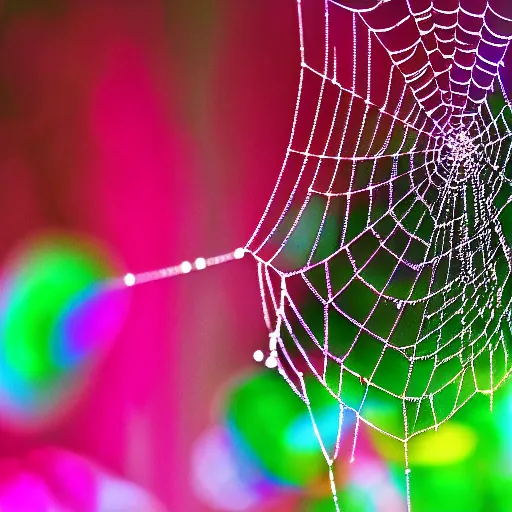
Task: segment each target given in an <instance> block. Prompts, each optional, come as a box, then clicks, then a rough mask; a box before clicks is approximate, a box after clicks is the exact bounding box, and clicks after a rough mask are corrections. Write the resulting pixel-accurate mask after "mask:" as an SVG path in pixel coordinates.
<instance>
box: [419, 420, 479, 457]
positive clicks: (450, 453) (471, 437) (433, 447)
mask: <svg viewBox="0 0 512 512" xmlns="http://www.w3.org/2000/svg"><path fill="white" fill-rule="evenodd" d="M477 443H478V438H477V436H476V434H475V432H473V430H471V429H470V428H469V427H467V426H465V425H461V424H459V423H456V422H455V421H453V420H452V421H449V422H447V423H445V424H443V425H442V426H441V427H440V428H439V430H438V431H437V432H436V431H433V430H429V431H428V432H424V433H422V434H421V435H419V436H416V437H413V438H412V439H411V441H410V442H409V462H410V463H411V464H415V465H421V466H444V465H448V464H455V463H457V462H460V461H463V460H465V459H467V458H468V457H469V456H470V455H472V453H473V452H474V450H475V448H476V445H477Z"/></svg>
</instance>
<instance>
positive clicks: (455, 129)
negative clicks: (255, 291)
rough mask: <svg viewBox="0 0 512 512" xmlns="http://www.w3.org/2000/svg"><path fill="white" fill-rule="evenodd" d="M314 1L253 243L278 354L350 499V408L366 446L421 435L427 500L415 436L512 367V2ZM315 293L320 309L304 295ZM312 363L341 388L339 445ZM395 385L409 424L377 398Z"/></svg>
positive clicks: (388, 399) (304, 14)
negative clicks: (340, 462)
mask: <svg viewBox="0 0 512 512" xmlns="http://www.w3.org/2000/svg"><path fill="white" fill-rule="evenodd" d="M297 8H298V18H299V32H300V55H301V69H300V83H299V91H298V99H297V104H296V110H295V115H294V121H293V128H292V133H291V138H290V143H289V146H288V149H287V152H286V158H285V160H284V164H283V167H282V170H281V173H280V175H279V178H278V180H277V184H276V186H275V189H274V191H273V193H272V196H271V198H270V201H269V203H268V205H267V208H266V210H265V212H264V215H263V217H262V219H261V221H260V223H259V225H258V226H257V228H256V230H255V232H254V234H253V236H252V237H251V239H250V241H249V242H248V244H247V245H246V247H245V250H246V252H248V253H251V254H252V255H253V256H254V257H255V258H256V260H257V261H258V271H259V279H260V287H261V293H262V303H263V310H264V316H265V320H266V323H267V327H268V329H269V333H270V338H269V340H270V341H269V355H268V358H267V360H266V363H267V366H269V367H277V368H278V370H279V372H280V373H281V375H282V376H283V377H284V378H285V379H286V380H287V381H288V383H289V384H290V386H291V387H292V389H293V390H294V391H295V392H296V393H297V394H298V395H299V396H300V397H301V398H302V399H303V400H304V402H305V403H306V405H307V406H308V408H309V411H310V415H311V419H312V422H313V426H314V429H315V432H316V434H317V437H318V439H319V441H320V445H321V448H322V451H323V453H324V455H325V458H326V460H327V462H328V464H329V467H330V479H331V486H332V491H333V495H334V500H335V504H336V509H337V510H339V505H338V501H337V496H336V488H335V483H334V475H333V463H334V460H335V459H336V457H337V455H338V453H339V444H340V436H341V425H342V418H343V416H344V411H345V412H346V411H348V410H351V411H353V413H355V415H356V426H355V434H354V442H353V449H352V459H353V457H354V453H355V448H356V440H357V433H358V429H359V424H360V421H363V422H365V423H367V424H368V425H370V426H371V427H373V428H375V429H377V430H379V431H380V432H381V433H383V434H386V435H389V436H392V437H393V438H395V439H398V440H400V441H402V442H403V444H404V448H405V467H406V470H405V474H406V481H407V502H408V508H409V509H410V506H411V505H410V491H409V473H410V470H409V457H408V444H409V442H410V440H411V438H412V437H413V436H414V435H416V434H418V433H420V432H422V431H425V430H428V429H431V428H435V429H437V428H438V427H439V425H441V424H442V423H443V422H444V421H446V420H447V419H448V418H450V417H451V416H452V415H453V414H454V413H455V411H456V410H458V409H459V408H460V407H461V406H462V405H464V404H465V403H466V402H467V401H468V400H469V399H470V398H471V397H472V396H473V395H475V394H476V393H484V394H488V395H489V398H490V404H491V408H492V402H493V393H494V391H495V390H496V389H497V388H498V387H499V386H500V384H501V383H502V382H503V381H504V380H505V379H506V377H507V376H508V375H509V373H510V371H511V364H510V360H509V350H510V346H511V342H512V335H511V331H510V306H511V300H512V290H511V278H510V275H511V273H510V269H511V251H510V246H511V242H512V239H511V236H510V232H511V231H512V229H511V228H512V226H511V225H509V224H510V220H509V219H510V218H512V214H511V210H512V206H511V201H512V199H511V194H510V192H511V189H510V187H511V181H510V154H511V150H512V149H511V145H510V139H511V134H512V132H511V130H512V114H511V106H510V103H509V101H508V99H507V96H506V93H505V88H504V85H503V83H502V80H501V78H500V74H499V71H500V68H503V67H504V58H505V55H506V50H507V48H508V45H509V42H510V39H511V37H512V4H510V2H508V0H505V1H503V2H499V1H468V0H466V1H463V0H461V1H452V0H438V1H435V2H431V1H424V0H390V1H386V2H382V1H381V2H378V1H373V2H368V1H367V2H364V1H363V0H361V1H357V0H344V1H338V2H335V1H332V0H324V1H322V0H302V2H301V0H297ZM322 41H323V44H322ZM320 47H321V48H320ZM311 212H313V213H311ZM311 226H314V229H313V231H314V236H313V237H312V238H311V237H310V238H308V235H307V233H311ZM307 229H309V231H307ZM327 231H329V233H330V235H329V237H330V238H329V237H328V236H327V234H326V233H327ZM309 236H310V235H309ZM328 238H329V239H328ZM333 239H334V240H335V242H334V243H333V242H332V240H333ZM290 254H292V255H293V257H290ZM306 299H309V303H313V304H314V305H315V306H313V310H312V311H313V313H310V314H309V316H308V314H306V313H303V312H302V309H301V307H299V306H298V305H297V304H298V301H299V300H300V301H301V303H304V304H305V303H306V302H307V301H306ZM315 318H316V319H317V320H318V318H321V319H322V322H320V323H321V325H317V324H316V323H315ZM307 376H314V377H315V378H316V380H317V381H318V382H320V383H321V385H322V386H323V388H325V390H326V391H328V393H330V394H331V395H332V396H333V397H334V398H335V399H336V400H337V401H338V402H339V404H340V415H339V418H340V419H339V426H338V439H337V441H336V446H335V447H334V449H332V450H331V449H330V447H328V446H326V445H325V444H324V443H323V441H322V435H321V433H320V432H319V429H318V428H317V424H316V423H315V415H314V413H313V409H312V407H311V404H310V397H309V396H308V385H307V383H306V380H307ZM379 401H381V402H382V401H384V402H385V403H386V405H389V406H390V408H391V409H393V407H394V408H395V409H394V410H395V412H396V413H397V414H398V415H399V416H400V419H401V422H400V426H396V422H395V423H393V422H392V423H393V424H387V423H386V422H385V421H382V420H381V418H379V416H378V415H376V414H375V403H379Z"/></svg>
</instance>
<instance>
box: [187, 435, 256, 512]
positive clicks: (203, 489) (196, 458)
mask: <svg viewBox="0 0 512 512" xmlns="http://www.w3.org/2000/svg"><path fill="white" fill-rule="evenodd" d="M260 479H261V475H259V474H258V472H257V469H256V468H254V467H253V466H251V463H250V461H248V460H247V459H246V458H245V457H244V456H243V454H242V452H240V451H237V450H236V448H235V444H234V443H233V440H232V438H231V436H230V433H229V432H228V431H227V430H226V429H224V428H222V427H214V428H212V429H210V430H208V431H206V432H205V433H204V434H203V435H202V436H201V437H200V438H199V439H198V441H197V442H196V445H195V448H194V451H193V455H192V481H193V485H194V489H195V492H196V494H197V496H198V497H199V498H200V499H201V500H202V501H204V502H205V503H206V504H208V505H209V506H210V507H212V508H214V509H216V510H226V511H233V512H238V511H244V510H249V509H251V508H253V507H255V506H256V505H258V503H259V502H260V500H261V499H262V497H263V494H264V491H262V490H259V489H258V481H259V480H260Z"/></svg>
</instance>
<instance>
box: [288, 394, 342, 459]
mask: <svg viewBox="0 0 512 512" xmlns="http://www.w3.org/2000/svg"><path fill="white" fill-rule="evenodd" d="M339 417H340V408H339V405H336V404H333V405H332V406H331V407H328V408H326V409H324V410H321V411H318V412H317V413H316V414H315V422H316V426H317V428H318V431H319V432H320V435H321V437H322V442H323V443H324V446H325V448H326V450H327V451H331V450H332V449H333V448H334V446H335V444H336V438H337V437H338V420H339ZM285 436H286V443H287V444H288V446H290V448H293V449H294V450H296V451H298V452H312V451H317V450H319V449H320V443H319V442H318V438H317V437H316V434H315V431H314V429H313V424H312V422H311V417H310V416H309V413H308V412H307V410H306V411H305V412H304V414H303V415H302V416H299V417H298V418H297V419H296V420H295V421H294V422H293V423H292V424H291V425H290V426H289V427H288V429H287V431H286V433H285Z"/></svg>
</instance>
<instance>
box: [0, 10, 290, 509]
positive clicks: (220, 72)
mask: <svg viewBox="0 0 512 512" xmlns="http://www.w3.org/2000/svg"><path fill="white" fill-rule="evenodd" d="M16 1H17V0H10V1H5V0H4V2H0V14H2V18H1V19H2V26H1V28H2V38H1V39H0V63H1V64H0V168H1V172H2V176H3V179H2V186H1V187H0V208H1V211H2V227H1V229H0V257H1V258H2V259H3V260H5V258H6V256H7V255H8V253H9V251H10V250H11V249H12V248H13V247H14V246H15V245H16V243H18V242H20V241H22V240H23V239H24V238H25V237H27V236H29V235H30V234H32V233H35V232H37V231H38V230H41V229H44V228H65V229H71V230H76V231H79V232H82V233H86V234H89V235H93V236H95V237H97V238H98V239H99V240H100V241H103V242H105V243H106V244H107V245H108V246H110V247H111V248H112V249H113V250H114V251H115V252H116V253H117V254H118V255H119V256H120V257H121V258H122V259H123V260H124V262H125V264H126V266H127V268H128V269H130V270H131V271H134V272H137V271H142V270H147V269H153V268H157V267H161V266H166V265H169V264H175V263H178V262H180V261H182V260H183V259H192V258H195V257H197V256H205V257H207V256H211V255H215V254H218V253H222V252H226V251H229V250H232V249H234V248H236V247H238V246H240V245H244V244H245V242H246V241H247V240H248V238H249V237H250V235H251V234H252V231H253V229H254V227H255V225H256V223H257V220H258V219H259V217H260V215H261V213H262V211H263V208H264V205H265V204H266V201H267V198H268V196H269V193H270V191H271V188H272V187H273V184H274V182H275V177H276V176H277V173H278V171H279V168H280V165H281V162H282V158H283V156H284V150H285V148H286V145H287V143H288V137H289V131H290V126H291V120H292V114H293V109H294V103H295V92H296V86H297V83H298V64H299V53H298V33H297V24H296V3H295V1H294V0H283V1H279V2H276V1H275V0H260V1H258V2H239V1H235V0H200V1H197V2H192V1H191V0H170V1H167V2H163V1H157V0H145V1H144V2H141V1H135V0H133V1H132V0H129V1H127V0H110V1H108V2H105V1H104V0H88V1H82V0H69V1H58V0H53V1H52V2H50V1H46V2H26V3H27V5H29V7H30V8H28V9H26V10H25V11H23V12H18V13H16V14H10V15H9V16H7V15H6V13H7V12H8V11H9V9H8V8H9V5H15V4H16ZM55 6H57V7H55ZM265 344H266V333H265V330H264V324H263V320H262V315H261V310H260V302H259V292H258V287H257V279H256V269H255V266H254V264H253V262H252V261H248V260H244V261H242V262H237V263H232V264H229V265H225V266H223V267H218V268H215V269H211V270H209V271H208V272H204V273H195V274H192V275H189V276H182V277H178V278H175V279H173V280H169V281H166V282H158V283H152V284H149V285H146V286H142V287H140V288H136V289H135V292H134V301H133V304H132V309H131V312H130V316H129V320H128V322H127V324H126V326H125V328H124V330H123V332H122V335H121V336H120V337H119V338H118V339H117V342H116V345H115V347H114V349H113V351H112V352H111V354H110V355H109V357H108V358H107V360H106V361H105V362H104V363H103V364H102V366H101V368H100V369H99V371H98V373H97V374H95V375H91V377H90V385H89V388H88V389H87V390H86V392H85V394H84V395H83V397H82V398H81V400H80V401H79V402H78V403H77V404H76V405H75V407H74V409H73V410H72V411H71V412H70V414H68V415H67V417H66V419H65V420H64V421H60V422H59V423H57V424H56V425H54V426H53V427H52V428H50V429H47V430H45V431H42V432H38V433H34V434H32V435H27V434H21V433H13V432H7V431H5V432H4V431H1V432H0V434H1V435H0V456H2V457H7V456H15V457H17V456H21V455H23V454H25V453H26V451H27V450H28V449H31V448H34V447H37V446H39V445H43V444H46V443H52V444H54V445H57V446H60V447H63V448H66V449H70V450H73V451H76V452H78V453H80V454H83V455H86V456H87V457H89V458H91V459H92V460H94V461H96V462H98V463H99V464H101V465H103V466H104V467H105V468H107V469H108V470H112V471H114V472H115V473H117V474H119V475H121V476H124V477H125V478H128V479H130V480H133V481H134V482H136V483H138V484H141V485H142V486H144V487H145V488H146V489H148V490H150V491H151V492H154V493H155V494H156V496H158V497H159V498H161V499H162V500H163V501H164V503H165V504H166V505H167V506H168V507H169V509H170V510H172V511H184V510H187V511H191V512H195V511H198V512H200V511H206V510H209V509H208V508H207V507H205V506H203V505H201V504H200V503H199V502H198V501H197V499H196V498H195V497H194V495H193V491H192V489H191V487H190V480H189V474H190V452H191V448H192V444H193V441H194V439H195V438H196V437H197V435H198V434H199V433H200V432H201V430H202V429H203V428H204V427H205V426H206V425H207V424H208V423H209V422H210V421H211V420H212V418H213V417H214V415H215V403H216V398H217V397H218V394H219V390H221V389H222V386H223V385H225V384H226V382H228V381H229V379H231V378H232V377H233V376H234V375H236V374H237V372H239V371H241V370H243V369H244V368H246V367H248V366H251V365H252V364H253V363H251V360H252V359H251V357H252V352H253V351H254V350H255V349H256V348H260V347H261V348H264V346H265Z"/></svg>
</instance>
